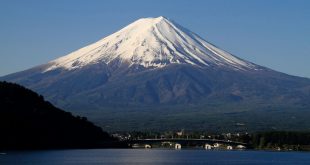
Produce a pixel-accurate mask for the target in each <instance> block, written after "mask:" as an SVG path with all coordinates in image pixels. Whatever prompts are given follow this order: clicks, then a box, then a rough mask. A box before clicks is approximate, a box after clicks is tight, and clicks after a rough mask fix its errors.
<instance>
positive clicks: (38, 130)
mask: <svg viewBox="0 0 310 165" xmlns="http://www.w3.org/2000/svg"><path fill="white" fill-rule="evenodd" d="M0 132H1V134H0V149H48V148H91V147H98V146H100V145H102V144H106V143H108V142H109V141H112V140H113V139H112V138H111V137H110V136H109V134H108V133H106V132H103V131H102V130H101V128H100V127H97V126H95V125H94V124H92V123H91V122H89V121H87V119H86V118H84V117H75V116H73V115H71V113H69V112H65V111H63V110H61V109H58V108H56V107H54V106H53V105H52V104H51V103H49V102H47V101H45V100H44V98H43V97H42V96H40V95H38V94H37V93H35V92H33V91H31V90H29V89H26V88H24V87H22V86H20V85H17V84H12V83H7V82H0Z"/></svg>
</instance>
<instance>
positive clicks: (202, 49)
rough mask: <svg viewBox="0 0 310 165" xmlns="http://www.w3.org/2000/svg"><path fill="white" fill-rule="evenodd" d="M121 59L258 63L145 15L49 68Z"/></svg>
mask: <svg viewBox="0 0 310 165" xmlns="http://www.w3.org/2000/svg"><path fill="white" fill-rule="evenodd" d="M114 60H119V61H120V62H121V63H123V62H126V63H128V64H129V65H133V64H138V65H142V66H144V67H146V68H147V67H152V68H157V67H164V66H166V65H168V64H173V63H178V64H192V65H197V66H211V65H217V66H228V67H231V68H234V69H253V68H255V65H254V64H252V63H250V62H247V61H244V60H242V59H239V58H237V57H235V56H233V55H231V54H230V53H228V52H226V51H224V50H221V49H219V48H217V47H216V46H214V45H212V44H210V43H208V42H206V41H205V40H203V39H202V38H201V37H199V36H198V35H196V34H195V33H193V32H190V31H189V30H186V29H185V28H183V27H181V26H180V25H178V24H176V23H173V22H172V21H170V20H168V19H167V18H165V17H162V16H160V17H157V18H142V19H139V20H137V21H135V22H133V23H131V24H130V25H128V26H126V27H125V28H123V29H121V30H120V31H118V32H116V33H114V34H112V35H110V36H108V37H105V38H103V39H101V40H99V41H98V42H96V43H93V44H90V45H88V46H86V47H84V48H81V49H79V50H77V51H75V52H72V53H70V54H68V55H66V56H63V57H60V58H58V59H56V60H54V61H51V62H49V64H48V67H47V68H46V69H45V72H46V71H49V70H53V69H56V68H64V69H67V70H71V69H76V68H81V67H83V66H85V65H89V64H96V63H100V62H104V63H106V64H109V63H110V62H111V61H114Z"/></svg>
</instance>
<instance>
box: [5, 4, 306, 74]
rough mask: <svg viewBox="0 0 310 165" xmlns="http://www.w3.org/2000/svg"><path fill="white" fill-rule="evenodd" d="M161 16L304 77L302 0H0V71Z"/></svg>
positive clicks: (225, 46)
mask: <svg viewBox="0 0 310 165" xmlns="http://www.w3.org/2000/svg"><path fill="white" fill-rule="evenodd" d="M161 15H162V16H165V17H167V18H169V19H172V20H174V21H176V22H178V23H179V24H181V25H182V26H184V27H186V28H188V29H190V30H191V31H193V32H195V33H197V34H199V35H200V36H201V37H202V38H205V39H206V40H207V41H209V42H211V43H213V44H215V45H217V46H218V47H220V48H223V49H225V50H226V51H229V52H231V53H232V54H234V55H237V56H238V57H240V58H243V59H246V60H249V61H251V62H254V63H256V64H259V65H263V66H267V67H269V68H272V69H275V70H277V71H281V72H285V73H288V74H293V75H298V76H303V77H309V78H310V0H213V1H207V0H200V1H199V0H187V1H185V0H123V1H121V0H112V1H104V0H83V1H82V0H50V1H48V0H37V1H34V0H19V1H16V0H1V1H0V43H1V44H0V76H1V75H6V74H9V73H13V72H17V71H21V70H24V69H28V68H30V67H33V66H36V65H39V64H43V63H46V62H48V61H50V60H53V59H55V58H57V57H60V56H63V55H66V54H68V53H70V52H71V51H74V50H76V49H78V48H81V47H83V46H86V45H87V44H90V43H92V42H95V41H97V40H99V39H101V38H103V37H105V36H107V35H109V34H111V33H113V32H115V31H117V30H119V29H120V28H122V27H124V26H126V25H127V24H129V23H131V22H133V21H135V20H136V19H139V18H142V17H158V16H161Z"/></svg>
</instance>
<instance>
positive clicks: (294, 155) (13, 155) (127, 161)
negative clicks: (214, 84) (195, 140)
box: [0, 149, 310, 165]
mask: <svg viewBox="0 0 310 165" xmlns="http://www.w3.org/2000/svg"><path fill="white" fill-rule="evenodd" d="M0 164H1V165H153V164H154V165H155V164H156V165H157V164H160V165H173V164H178V165H195V164H210V165H239V164H241V165H261V164H270V165H309V164H310V153H306V152H266V151H206V150H160V149H150V150H147V149H89V150H50V151H10V152H7V153H6V154H4V153H1V154H0Z"/></svg>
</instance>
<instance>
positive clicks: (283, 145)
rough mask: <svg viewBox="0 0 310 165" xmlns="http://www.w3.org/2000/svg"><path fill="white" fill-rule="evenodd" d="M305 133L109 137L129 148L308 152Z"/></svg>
mask: <svg viewBox="0 0 310 165" xmlns="http://www.w3.org/2000/svg"><path fill="white" fill-rule="evenodd" d="M309 135H310V134H309V133H303V132H284V131H283V132H281V131H273V132H260V133H247V132H244V133H221V134H215V133H206V132H186V131H185V130H180V131H167V132H162V133H158V132H129V133H113V134H112V136H113V137H115V138H117V139H119V140H120V141H123V142H127V143H128V146H129V147H130V148H145V149H151V148H165V149H205V150H271V151H309V150H310V145H309V144H308V143H307V141H305V140H304V139H309Z"/></svg>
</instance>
